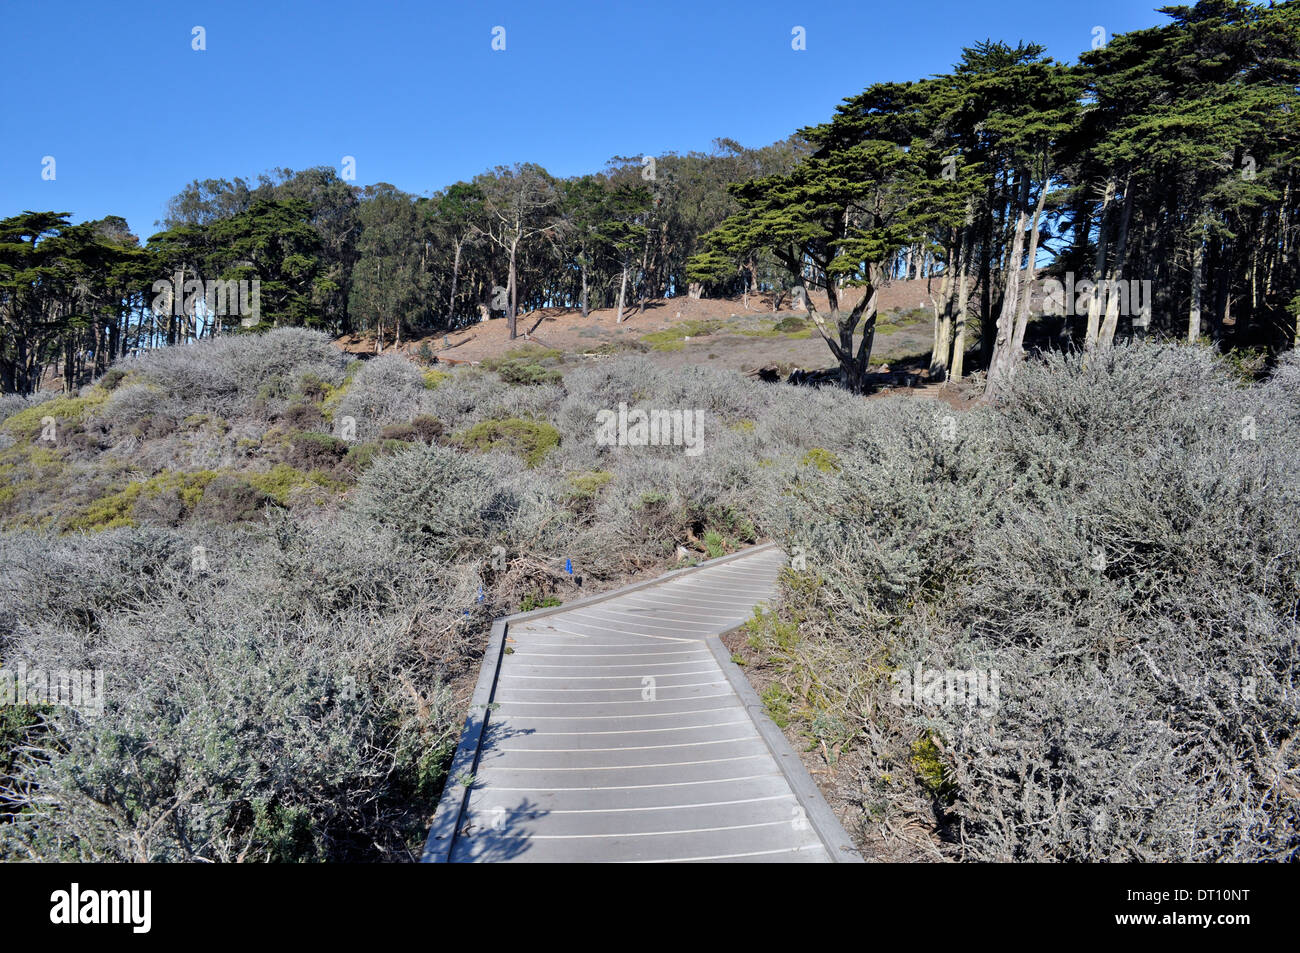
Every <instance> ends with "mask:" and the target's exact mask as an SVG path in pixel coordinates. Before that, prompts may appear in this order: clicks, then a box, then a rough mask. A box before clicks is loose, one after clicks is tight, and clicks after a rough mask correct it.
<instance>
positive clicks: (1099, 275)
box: [1067, 179, 1115, 350]
mask: <svg viewBox="0 0 1300 953" xmlns="http://www.w3.org/2000/svg"><path fill="white" fill-rule="evenodd" d="M1113 201H1115V180H1114V179H1111V180H1109V181H1108V182H1107V183H1106V193H1105V195H1104V196H1103V197H1102V200H1101V211H1100V212H1099V213H1098V214H1097V257H1096V259H1095V262H1094V265H1093V269H1092V280H1093V282H1094V283H1099V282H1101V281H1102V280H1103V279H1104V278H1105V275H1106V252H1107V241H1108V240H1109V237H1110V236H1109V228H1110V216H1109V214H1108V213H1109V211H1110V204H1111V202H1113ZM1067 310H1068V309H1067ZM1100 333H1101V294H1100V293H1099V292H1096V291H1094V293H1093V296H1092V299H1091V300H1090V301H1089V302H1088V327H1087V329H1086V330H1085V331H1084V335H1083V346H1084V348H1085V349H1088V350H1091V349H1092V348H1094V347H1096V346H1097V338H1098V336H1099V334H1100Z"/></svg>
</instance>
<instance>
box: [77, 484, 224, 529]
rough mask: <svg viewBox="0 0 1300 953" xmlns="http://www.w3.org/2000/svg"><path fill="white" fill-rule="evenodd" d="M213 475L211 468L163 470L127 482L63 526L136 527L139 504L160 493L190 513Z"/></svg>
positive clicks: (156, 496)
mask: <svg viewBox="0 0 1300 953" xmlns="http://www.w3.org/2000/svg"><path fill="white" fill-rule="evenodd" d="M216 476H217V474H216V473H215V472H214V471H211V470H200V471H197V472H192V473H178V472H174V471H165V472H163V473H160V474H158V475H157V476H153V477H150V478H149V479H148V480H139V481H136V482H133V483H129V484H127V485H126V486H125V487H124V488H123V489H121V490H119V491H118V492H116V493H113V494H110V495H109V496H106V497H101V498H100V499H98V500H95V501H94V502H92V503H90V504H89V505H88V506H86V507H85V508H84V509H83V510H82V512H81V513H80V514H78V515H77V516H74V517H72V518H71V519H69V520H68V521H67V524H66V527H65V528H66V529H68V530H82V531H91V532H102V531H103V530H106V529H115V528H117V527H121V526H135V525H137V517H138V513H137V508H138V507H139V506H140V504H141V503H142V502H148V501H151V500H156V499H157V498H159V497H160V496H163V495H168V496H170V497H172V498H174V499H176V500H178V501H179V503H180V504H181V506H182V507H183V511H184V512H191V511H193V509H194V508H195V506H197V505H198V503H199V501H200V500H201V499H202V498H203V492H204V490H205V489H206V488H207V486H208V484H209V483H211V482H212V481H213V480H214V479H215V478H216Z"/></svg>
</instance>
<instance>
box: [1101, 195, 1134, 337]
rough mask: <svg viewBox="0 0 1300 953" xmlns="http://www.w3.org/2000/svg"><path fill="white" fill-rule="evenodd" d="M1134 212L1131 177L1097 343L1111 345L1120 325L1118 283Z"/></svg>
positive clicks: (1108, 280)
mask: <svg viewBox="0 0 1300 953" xmlns="http://www.w3.org/2000/svg"><path fill="white" fill-rule="evenodd" d="M1132 214H1133V180H1132V177H1129V178H1128V179H1127V180H1125V182H1124V211H1123V212H1122V213H1121V214H1120V217H1119V237H1118V239H1116V242H1115V262H1114V264H1113V265H1111V269H1110V273H1109V275H1108V277H1107V283H1106V320H1105V321H1103V322H1102V325H1101V331H1100V333H1099V335H1098V338H1097V343H1098V344H1099V345H1100V346H1102V347H1110V346H1111V344H1113V343H1114V341H1115V329H1116V328H1117V327H1118V326H1119V298H1120V296H1119V294H1118V293H1117V289H1118V283H1119V282H1120V280H1122V279H1123V277H1124V264H1125V259H1126V258H1127V256H1128V224H1129V219H1130V218H1131V217H1132Z"/></svg>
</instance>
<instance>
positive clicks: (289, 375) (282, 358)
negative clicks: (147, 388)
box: [116, 328, 347, 417]
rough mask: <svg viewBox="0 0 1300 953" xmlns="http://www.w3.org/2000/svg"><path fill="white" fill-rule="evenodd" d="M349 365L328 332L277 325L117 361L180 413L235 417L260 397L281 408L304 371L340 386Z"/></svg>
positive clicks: (251, 408) (267, 402)
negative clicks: (257, 332)
mask: <svg viewBox="0 0 1300 953" xmlns="http://www.w3.org/2000/svg"><path fill="white" fill-rule="evenodd" d="M346 364H347V358H346V356H345V355H344V354H343V353H342V352H341V351H339V349H338V348H336V347H335V346H334V344H333V342H332V341H331V340H330V338H329V336H328V335H326V334H323V333H321V332H319V331H311V330H307V329H306V328H276V329H275V330H273V331H268V332H266V333H265V334H231V335H224V336H221V337H217V338H211V339H208V340H205V341H198V342H195V343H193V344H187V345H180V346H176V347H165V348H157V349H155V350H152V351H148V352H147V353H145V354H142V355H140V356H138V357H131V358H127V359H126V360H124V361H120V362H118V364H117V365H116V366H117V367H118V368H120V369H122V370H124V371H128V372H136V373H137V374H138V375H139V378H140V379H142V380H143V381H146V382H148V383H149V384H150V385H152V386H153V387H155V388H157V389H158V390H159V391H160V392H161V395H162V397H163V398H164V401H165V404H166V405H167V406H168V408H169V409H171V410H173V411H174V412H176V413H178V414H179V415H180V416H181V417H184V416H185V415H187V414H190V413H198V412H212V413H217V414H219V415H221V416H223V417H233V416H240V415H244V414H248V413H250V412H252V411H253V410H254V409H255V404H256V403H257V402H259V401H260V402H262V403H263V404H264V405H265V406H266V407H267V408H268V409H269V410H270V411H274V410H277V409H280V408H281V407H283V406H284V405H285V404H286V403H287V402H288V399H289V397H290V395H291V394H292V393H293V391H294V390H295V389H296V388H297V387H298V386H299V385H300V383H301V381H302V379H303V377H304V376H305V375H313V376H315V377H316V378H318V379H319V380H321V381H324V382H325V383H328V384H331V385H337V384H338V383H340V382H341V381H342V379H343V373H344V368H345V366H346Z"/></svg>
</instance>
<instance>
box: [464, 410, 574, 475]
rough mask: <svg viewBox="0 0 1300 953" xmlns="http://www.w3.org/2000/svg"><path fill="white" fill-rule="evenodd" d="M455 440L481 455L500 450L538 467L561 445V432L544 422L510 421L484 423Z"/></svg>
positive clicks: (495, 420)
mask: <svg viewBox="0 0 1300 953" xmlns="http://www.w3.org/2000/svg"><path fill="white" fill-rule="evenodd" d="M455 439H456V442H457V443H459V444H460V445H461V446H462V447H465V448H466V449H468V450H476V451H478V452H479V453H486V452H487V451H489V450H500V451H504V452H506V453H514V454H518V455H519V456H521V457H523V459H524V462H525V463H527V464H528V466H530V467H535V466H537V465H538V464H540V463H541V462H542V459H543V458H544V457H545V456H546V454H547V453H548V452H549V451H551V450H553V449H554V448H555V447H558V446H559V445H560V432H559V431H558V430H556V429H555V428H554V427H552V426H551V425H550V424H548V423H546V422H545V421H541V420H524V419H521V418H519V417H509V418H505V419H493V420H484V421H481V422H479V423H477V424H474V425H473V426H472V427H469V428H468V429H466V430H465V431H463V432H462V433H460V434H458V435H457V436H456V438H455Z"/></svg>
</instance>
